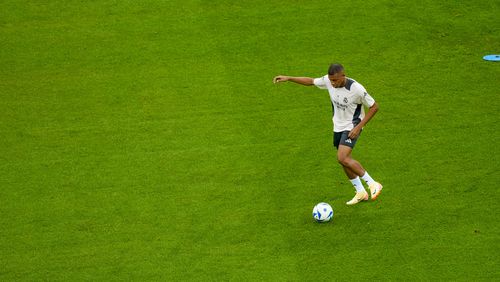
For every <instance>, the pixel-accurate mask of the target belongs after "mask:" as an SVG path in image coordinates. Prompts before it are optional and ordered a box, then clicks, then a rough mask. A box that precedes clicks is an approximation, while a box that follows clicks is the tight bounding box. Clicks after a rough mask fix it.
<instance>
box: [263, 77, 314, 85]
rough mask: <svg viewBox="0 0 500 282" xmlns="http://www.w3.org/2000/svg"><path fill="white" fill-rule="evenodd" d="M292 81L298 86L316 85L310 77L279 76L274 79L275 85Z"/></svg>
mask: <svg viewBox="0 0 500 282" xmlns="http://www.w3.org/2000/svg"><path fill="white" fill-rule="evenodd" d="M285 81H291V82H295V83H298V84H302V85H306V86H310V85H314V79H313V78H310V77H295V76H286V75H278V76H275V77H274V79H273V83H278V82H285Z"/></svg>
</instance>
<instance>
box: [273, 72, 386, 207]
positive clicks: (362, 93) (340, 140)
mask: <svg viewBox="0 0 500 282" xmlns="http://www.w3.org/2000/svg"><path fill="white" fill-rule="evenodd" d="M285 81H291V82H295V83H298V84H302V85H306V86H311V85H316V86H317V87H318V88H320V89H326V90H328V92H329V94H330V100H331V101H332V109H333V145H334V146H335V148H337V160H338V162H339V163H340V164H341V165H342V167H343V168H344V172H345V174H346V175H347V177H348V178H349V180H350V181H351V183H352V185H353V186H354V189H356V195H355V196H354V198H352V200H350V201H348V202H347V203H346V204H347V205H355V204H357V203H359V202H361V201H367V200H368V198H369V197H368V193H367V192H366V190H365V188H364V187H363V184H362V183H361V180H360V177H361V179H363V181H365V182H366V184H367V185H368V187H369V188H370V194H371V199H372V200H375V199H377V197H378V196H379V195H380V192H382V185H381V184H380V183H378V182H376V181H375V180H373V178H371V177H370V175H369V174H368V172H366V170H365V169H364V168H363V166H361V164H360V163H359V162H358V161H356V160H355V159H353V158H352V157H351V152H352V150H353V148H354V145H356V141H357V140H358V137H359V135H360V134H361V131H362V130H363V127H364V126H365V125H366V124H367V123H368V121H370V119H371V118H372V117H373V116H374V115H375V113H376V112H377V111H378V104H377V103H376V102H375V100H374V99H373V98H372V97H371V96H370V94H368V93H367V92H366V90H365V88H364V87H363V86H362V85H361V84H359V83H358V82H357V81H355V80H354V79H351V78H348V77H346V76H345V73H344V67H343V66H342V65H341V64H331V65H330V67H329V69H328V74H327V75H325V76H322V77H319V78H310V77H293V76H285V75H278V76H276V77H274V79H273V82H274V83H279V82H285ZM363 105H364V106H366V107H367V108H368V112H367V113H366V115H365V110H364V107H363Z"/></svg>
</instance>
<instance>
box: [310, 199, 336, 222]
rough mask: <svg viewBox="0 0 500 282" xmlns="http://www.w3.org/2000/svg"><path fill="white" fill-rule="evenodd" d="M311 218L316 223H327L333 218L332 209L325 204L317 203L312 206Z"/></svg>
mask: <svg viewBox="0 0 500 282" xmlns="http://www.w3.org/2000/svg"><path fill="white" fill-rule="evenodd" d="M313 217H314V219H315V220H316V221H317V222H327V221H330V219H332V217H333V209H332V207H331V206H330V205H329V204H327V203H319V204H317V205H316V206H314V209H313Z"/></svg>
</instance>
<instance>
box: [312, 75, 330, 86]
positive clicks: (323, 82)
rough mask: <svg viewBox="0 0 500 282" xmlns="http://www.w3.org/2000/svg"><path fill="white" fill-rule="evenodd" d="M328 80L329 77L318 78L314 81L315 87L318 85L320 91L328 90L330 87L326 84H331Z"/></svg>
mask: <svg viewBox="0 0 500 282" xmlns="http://www.w3.org/2000/svg"><path fill="white" fill-rule="evenodd" d="M325 79H326V80H328V76H322V77H318V78H315V79H314V85H316V86H317V87H318V88H319V89H328V87H327V86H326V83H327V82H330V81H329V80H328V81H326V80H325Z"/></svg>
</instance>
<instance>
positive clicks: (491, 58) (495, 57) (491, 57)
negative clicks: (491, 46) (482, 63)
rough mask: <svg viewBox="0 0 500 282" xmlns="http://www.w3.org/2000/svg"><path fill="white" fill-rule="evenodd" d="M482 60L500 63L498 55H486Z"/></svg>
mask: <svg viewBox="0 0 500 282" xmlns="http://www.w3.org/2000/svg"><path fill="white" fill-rule="evenodd" d="M483 59H485V60H486V61H493V62H500V55H486V56H484V57H483Z"/></svg>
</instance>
